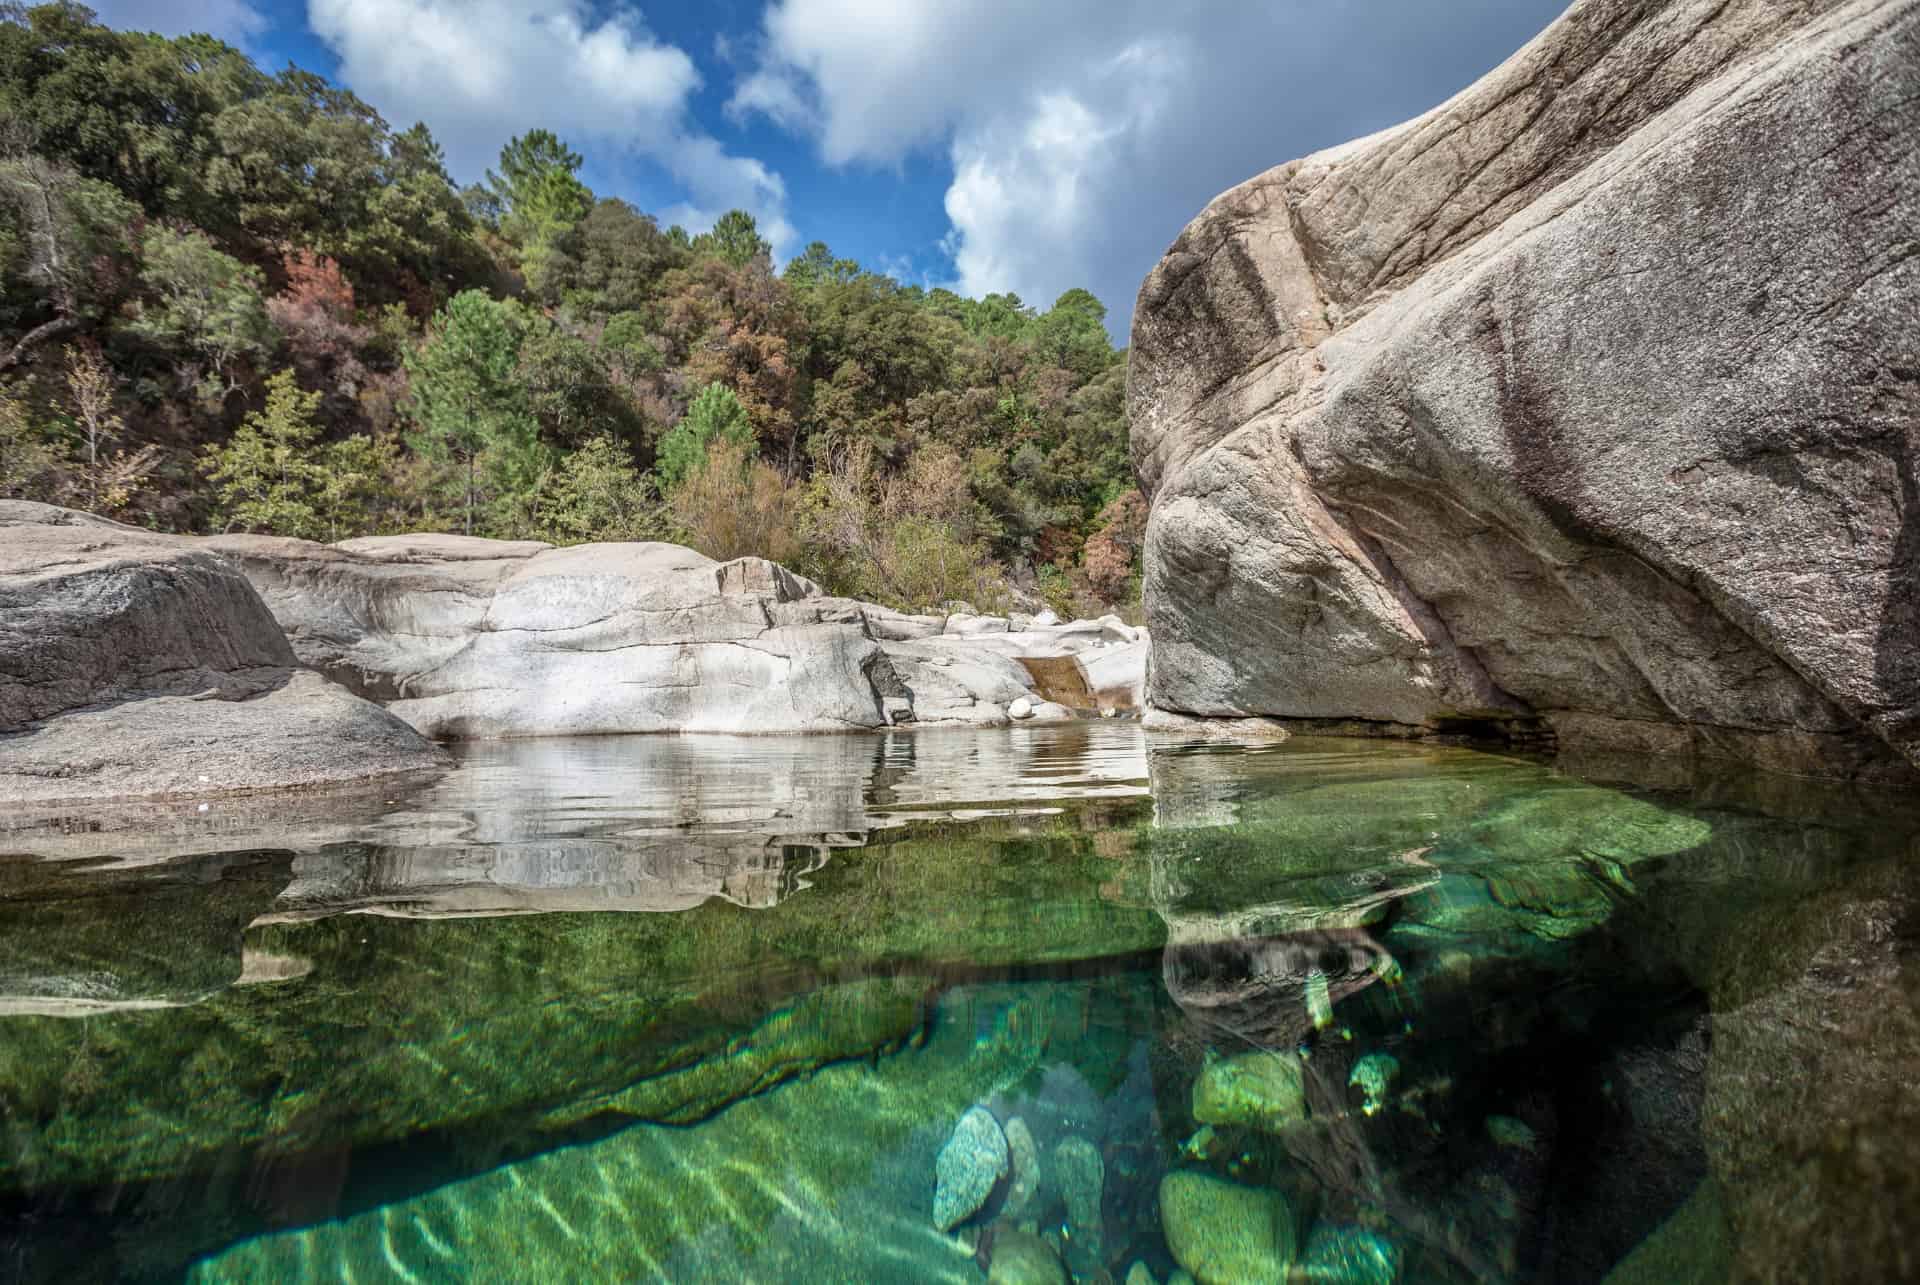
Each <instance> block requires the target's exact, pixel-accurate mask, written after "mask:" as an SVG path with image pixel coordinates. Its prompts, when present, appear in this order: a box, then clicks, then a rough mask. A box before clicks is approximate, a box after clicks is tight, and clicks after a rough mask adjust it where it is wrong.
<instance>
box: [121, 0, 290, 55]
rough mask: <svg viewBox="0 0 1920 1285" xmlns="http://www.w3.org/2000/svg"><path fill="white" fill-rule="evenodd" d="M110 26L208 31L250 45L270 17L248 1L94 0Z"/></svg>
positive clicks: (181, 33) (165, 31)
mask: <svg viewBox="0 0 1920 1285" xmlns="http://www.w3.org/2000/svg"><path fill="white" fill-rule="evenodd" d="M88 7H89V8H91V9H92V10H93V11H94V12H95V13H96V14H98V15H99V16H100V21H102V22H104V23H106V24H107V25H108V26H109V27H118V28H121V29H122V30H128V31H157V32H159V33H160V34H161V35H163V36H186V35H193V34H196V33H204V34H206V35H209V36H218V37H219V38H220V39H222V40H225V41H227V42H228V43H229V44H233V45H238V46H239V47H241V48H243V49H244V48H246V47H247V46H248V45H249V44H251V43H252V41H253V40H254V39H255V38H256V37H258V36H260V35H262V34H264V33H265V31H266V30H267V19H266V16H265V15H264V14H262V13H261V12H260V11H259V10H258V9H255V8H254V7H253V6H252V5H250V4H248V3H246V0H94V3H93V4H91V5H89V6H88Z"/></svg>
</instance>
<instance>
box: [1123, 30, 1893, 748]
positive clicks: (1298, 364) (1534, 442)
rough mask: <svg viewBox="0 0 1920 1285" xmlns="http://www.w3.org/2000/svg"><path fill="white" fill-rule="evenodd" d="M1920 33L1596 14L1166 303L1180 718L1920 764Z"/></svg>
mask: <svg viewBox="0 0 1920 1285" xmlns="http://www.w3.org/2000/svg"><path fill="white" fill-rule="evenodd" d="M1917 85H1920V4H1916V3H1914V2H1913V0H1852V2H1851V3H1836V2H1834V0H1580V2H1579V3H1576V4H1575V5H1574V6H1573V8H1572V9H1571V10H1569V11H1568V12H1567V14H1566V15H1565V16H1563V17H1562V18H1561V19H1560V20H1559V21H1558V22H1556V23H1555V24H1554V25H1553V26H1551V27H1550V28H1548V29H1547V30H1546V31H1545V32H1544V33H1543V34H1542V35H1541V36H1540V37H1538V38H1537V39H1536V40H1535V41H1533V42H1532V43H1531V44H1530V45H1528V46H1527V47H1526V48H1524V49H1522V50H1521V51H1520V52H1519V53H1518V54H1516V55H1515V56H1514V57H1513V58H1511V59H1509V60H1508V61H1507V62H1506V64H1504V65H1503V66H1501V67H1500V68H1498V69H1497V70H1495V71H1494V72H1492V73H1491V74H1490V75H1488V76H1487V77H1486V78H1485V79H1484V80H1482V81H1481V82H1479V83H1478V84H1476V85H1474V86H1472V87H1471V88H1469V89H1468V90H1467V91H1465V92H1464V93H1462V94H1461V95H1459V96H1458V97H1457V98H1455V99H1454V100H1452V101H1451V102H1448V103H1446V104H1444V105H1443V106H1441V107H1439V108H1438V109H1436V110H1435V111H1433V112H1431V113H1429V114H1428V115H1426V116H1424V117H1421V118H1420V119H1418V120H1415V121H1412V122H1409V123H1408V124H1405V125H1402V126H1399V127H1397V128H1394V129H1391V130H1387V131H1385V132H1383V133H1381V134H1377V135H1374V136H1373V137H1370V138H1366V139H1361V140H1359V141H1357V142H1353V143H1350V144H1347V145H1345V146H1343V147H1339V148H1335V149H1333V150H1331V151H1327V152H1323V153H1320V154H1317V155H1314V156H1310V157H1307V158H1306V159H1304V160H1299V161H1294V162H1290V163H1288V164H1285V165H1282V166H1280V167H1279V168H1277V169H1274V170H1270V171H1268V172H1267V173H1265V174H1262V175H1260V176H1259V177H1257V178H1254V179H1252V180H1251V181H1249V182H1247V183H1245V184H1242V185H1241V186H1240V187H1237V188H1235V189H1233V190H1232V191H1230V192H1227V193H1226V194H1224V195H1223V196H1221V197H1219V198H1218V199H1217V200H1215V201H1214V202H1213V203H1212V204H1211V205H1210V206H1208V207H1207V209H1206V210H1205V211H1204V212H1203V213H1202V214H1201V215H1200V216H1199V217H1198V218H1197V219H1196V220H1195V221H1194V222H1193V223H1192V225H1190V226H1189V227H1188V228H1187V230H1186V231H1185V232H1184V233H1183V234H1182V235H1181V236H1180V238H1179V240H1178V241H1176V242H1175V243H1174V245H1173V247H1172V248H1171V249H1170V250H1169V251H1168V253H1167V255H1166V257H1165V259H1164V260H1163V261H1162V262H1161V263H1160V264H1159V265H1158V267H1156V268H1155V270H1154V271H1153V273H1152V274H1151V275H1150V276H1149V277H1148V279H1147V281H1146V283H1145V285H1144V286H1143V287H1142V290H1141V293H1140V299H1139V305H1138V309H1137V311H1136V313H1135V319H1134V330H1133V347H1132V369H1131V379H1130V387H1129V398H1130V413H1131V419H1132V433H1133V453H1134V461H1135V464H1136V466H1137V468H1138V470H1139V473H1140V476H1141V479H1142V482H1143V484H1144V486H1145V487H1146V488H1147V490H1148V492H1149V494H1150V495H1151V497H1152V516H1151V519H1150V522H1149V526H1148V532H1147V543H1146V596H1147V602H1148V604H1149V625H1150V626H1151V628H1152V630H1153V636H1154V641H1155V650H1154V656H1153V662H1152V673H1151V675H1150V678H1149V683H1148V696H1149V699H1150V701H1151V702H1152V703H1153V704H1154V705H1155V706H1156V707H1159V708H1163V709H1165V710H1168V711H1172V712H1176V713H1184V714H1197V715H1212V716H1246V715H1264V716H1277V717H1282V718H1289V719H1298V720H1306V721H1309V722H1313V721H1318V720H1345V719H1366V720H1372V721H1374V722H1376V723H1378V724H1381V725H1383V726H1387V727H1389V728H1392V729H1397V730H1404V731H1407V732H1409V733H1419V732H1430V731H1439V730H1447V729H1449V728H1461V727H1465V728H1468V729H1472V730H1483V731H1484V730H1496V729H1498V730H1506V731H1510V732H1511V731H1520V730H1524V731H1528V732H1538V731H1545V732H1550V733H1552V734H1554V735H1556V736H1557V738H1558V739H1559V741H1560V743H1561V744H1562V745H1571V744H1576V743H1584V744H1587V745H1593V746H1601V747H1609V748H1620V749H1630V750H1634V751H1653V752H1679V753H1694V754H1699V755H1706V756H1718V757H1736V758H1742V759H1747V760H1750V761H1753V762H1755V763H1758V764H1761V765H1763V766H1769V767H1775V768H1780V769H1785V770H1790V771H1801V772H1812V773H1818V774H1822V775H1837V776H1857V777H1862V778H1872V779H1881V780H1911V779H1912V777H1911V771H1912V768H1911V765H1912V764H1914V763H1920V583H1917V582H1920V257H1916V255H1915V250H1916V242H1915V239H1914V237H1915V229H1916V228H1920V110H1917V109H1916V101H1915V97H1914V95H1915V87H1916V86H1917Z"/></svg>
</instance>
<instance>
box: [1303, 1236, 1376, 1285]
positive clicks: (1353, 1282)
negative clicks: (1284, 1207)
mask: <svg viewBox="0 0 1920 1285" xmlns="http://www.w3.org/2000/svg"><path fill="white" fill-rule="evenodd" d="M1294 1275H1295V1276H1296V1277H1304V1278H1305V1279H1307V1280H1309V1281H1327V1282H1330V1283H1331V1282H1337V1283H1338V1285H1393V1282H1394V1281H1396V1280H1398V1279H1399V1277H1400V1247H1399V1246H1398V1245H1396V1244H1394V1243H1393V1242H1392V1241H1390V1240H1388V1239H1387V1238H1386V1237H1385V1236H1382V1235H1380V1233H1378V1232H1374V1231H1368V1230H1367V1229H1366V1228H1364V1227H1329V1226H1326V1225H1324V1224H1323V1225H1321V1226H1318V1227H1315V1228H1314V1229H1313V1234H1312V1235H1311V1236H1309V1237H1307V1252H1306V1253H1305V1255H1303V1256H1302V1257H1301V1259H1300V1261H1299V1263H1297V1264H1296V1265H1295V1267H1294Z"/></svg>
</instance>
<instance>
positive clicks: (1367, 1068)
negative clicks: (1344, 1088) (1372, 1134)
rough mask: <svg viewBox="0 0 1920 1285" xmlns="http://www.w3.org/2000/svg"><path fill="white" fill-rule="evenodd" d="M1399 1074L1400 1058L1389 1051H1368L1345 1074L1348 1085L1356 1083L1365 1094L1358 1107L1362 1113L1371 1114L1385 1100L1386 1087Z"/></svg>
mask: <svg viewBox="0 0 1920 1285" xmlns="http://www.w3.org/2000/svg"><path fill="white" fill-rule="evenodd" d="M1399 1074H1400V1060H1399V1059H1398V1058H1396V1057H1394V1055H1393V1054H1391V1053H1369V1054H1367V1055H1366V1056H1365V1057H1363V1058H1361V1059H1360V1060H1359V1061H1358V1062H1355V1063H1354V1064H1353V1070H1352V1071H1351V1072H1350V1073H1349V1074H1348V1075H1347V1083H1348V1084H1349V1085H1358V1086H1359V1089H1360V1092H1361V1093H1363V1094H1365V1095H1366V1101H1365V1103H1363V1104H1362V1105H1361V1107H1360V1112H1361V1114H1362V1115H1372V1114H1373V1113H1374V1112H1376V1111H1378V1110H1379V1109H1380V1107H1381V1105H1382V1104H1383V1103H1385V1102H1386V1100H1387V1089H1388V1088H1389V1087H1391V1086H1392V1084H1393V1082H1394V1080H1395V1079H1396V1078H1397V1077H1398V1076H1399Z"/></svg>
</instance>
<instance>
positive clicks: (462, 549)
mask: <svg viewBox="0 0 1920 1285" xmlns="http://www.w3.org/2000/svg"><path fill="white" fill-rule="evenodd" d="M208 543H209V544H210V545H211V546H212V547H214V548H216V549H218V550H220V551H221V552H222V553H223V554H225V555H226V556H227V557H229V558H230V559H232V560H234V561H235V562H236V563H238V564H239V565H240V566H241V567H242V568H243V569H244V570H245V571H246V573H247V575H248V577H249V578H250V579H252V581H253V582H254V584H255V586H256V587H257V588H259V590H260V591H261V593H262V595H263V596H264V597H265V598H266V600H267V602H268V605H269V606H271V607H272V608H273V611H274V614H275V615H276V616H277V617H278V618H279V620H280V622H281V624H282V625H284V626H285V627H286V630H287V634H288V636H289V637H290V638H291V639H292V641H293V644H294V647H295V649H296V650H297V651H298V652H299V654H300V657H301V659H302V660H304V661H305V662H306V663H308V664H310V665H312V666H314V667H315V668H316V669H319V670H320V671H321V672H323V673H326V674H329V675H331V676H334V677H336V678H339V679H340V680H341V681H343V682H345V683H347V684H349V685H351V686H353V687H355V688H356V689H357V690H359V691H361V692H363V693H364V694H366V695H368V696H370V697H373V698H375V699H378V700H383V701H386V702H387V704H388V708H389V709H391V710H392V711H393V712H394V713H395V714H397V715H399V716H400V717H401V718H403V719H405V720H406V721H407V722H408V723H410V724H412V725H413V726H414V727H415V728H417V729H419V730H420V731H421V732H423V733H425V734H427V735H428V736H435V737H497V736H566V735H580V734H592V733H605V732H669V731H671V732H799V731H818V730H832V729H846V728H871V727H881V726H885V725H886V724H887V723H889V722H890V721H892V714H893V710H894V708H898V709H901V710H904V708H905V707H906V704H907V701H906V692H905V690H904V689H903V688H902V686H901V684H900V683H899V681H898V679H897V678H895V676H894V674H893V670H892V666H891V665H890V664H889V663H888V662H887V659H886V654H885V653H884V652H883V651H882V650H881V648H880V645H879V643H878V642H876V641H875V640H874V638H873V637H872V636H871V634H870V633H869V632H868V630H867V628H866V625H865V621H864V620H863V618H862V616H861V613H860V608H859V605H858V604H856V603H850V602H846V601H844V600H841V599H836V598H828V597H826V596H824V595H823V594H822V593H821V592H820V590H819V588H818V586H816V585H814V584H812V583H811V582H810V581H807V580H803V579H801V578H800V577H798V576H795V575H793V574H792V573H790V572H788V571H786V570H784V569H782V568H780V567H778V566H776V565H774V564H773V563H771V562H767V561H764V560H762V559H758V558H741V559H738V560H736V561H733V562H728V563H716V562H714V561H713V560H712V559H710V558H706V557H703V556H702V555H700V554H698V553H695V552H693V551H692V550H691V549H683V548H680V547H678V546H677V545H670V544H594V545H581V546H579V547H576V548H570V549H554V548H550V547H548V546H546V545H542V544H534V543H525V542H520V543H515V542H506V541H493V540H478V539H471V538H467V537H461V536H394V537H381V538H375V539H367V540H350V541H347V542H345V543H343V544H340V545H332V546H328V545H317V544H311V543H308V542H306V541H301V540H285V539H276V538H272V537H264V536H227V537H218V538H216V539H214V540H211V541H209V542H208ZM890 702H892V703H897V704H894V705H891V706H890Z"/></svg>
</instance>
